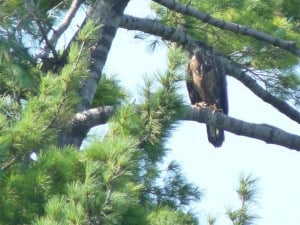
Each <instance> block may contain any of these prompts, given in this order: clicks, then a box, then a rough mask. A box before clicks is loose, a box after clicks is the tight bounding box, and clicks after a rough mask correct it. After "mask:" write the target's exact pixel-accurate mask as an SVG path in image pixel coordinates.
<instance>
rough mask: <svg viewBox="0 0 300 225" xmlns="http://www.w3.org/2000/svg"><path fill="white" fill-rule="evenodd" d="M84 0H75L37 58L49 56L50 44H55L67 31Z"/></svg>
mask: <svg viewBox="0 0 300 225" xmlns="http://www.w3.org/2000/svg"><path fill="white" fill-rule="evenodd" d="M82 2H83V1H82V0H74V1H73V2H72V4H71V6H70V8H69V10H68V12H67V14H66V16H65V17H64V19H63V21H62V23H61V24H60V25H59V26H58V27H57V28H56V29H54V30H53V33H52V36H51V37H50V38H49V39H47V45H46V46H45V47H44V49H43V50H42V51H41V52H40V53H39V54H38V55H37V56H36V57H37V58H44V57H47V56H48V54H49V52H50V50H51V49H50V46H55V44H56V43H57V41H58V39H59V38H60V36H61V35H62V34H63V33H64V32H65V31H66V29H67V28H68V27H69V25H70V23H71V22H72V20H73V18H74V16H75V14H76V12H77V11H78V9H79V7H80V6H81V4H82Z"/></svg>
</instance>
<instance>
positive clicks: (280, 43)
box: [0, 0, 300, 225]
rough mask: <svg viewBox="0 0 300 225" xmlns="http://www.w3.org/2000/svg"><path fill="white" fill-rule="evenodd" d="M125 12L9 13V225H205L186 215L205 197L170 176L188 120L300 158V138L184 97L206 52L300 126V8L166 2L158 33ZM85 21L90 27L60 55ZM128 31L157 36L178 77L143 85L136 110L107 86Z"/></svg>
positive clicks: (2, 156)
mask: <svg viewBox="0 0 300 225" xmlns="http://www.w3.org/2000/svg"><path fill="white" fill-rule="evenodd" d="M128 2H129V0H122V1H118V0H110V1H108V0H95V1H81V0H74V1H63V2H62V1H54V0H52V1H30V0H27V1H21V0H15V1H10V0H4V1H2V2H1V9H0V15H1V16H0V75H1V76H0V95H1V98H0V198H1V199H0V212H1V213H0V224H36V225H37V224H43V225H45V224H124V225H125V224H126V225H135V224H149V225H150V224H172V225H176V224H178V225H181V224H186V225H188V224H197V220H196V217H195V215H193V213H191V212H189V211H187V210H186V207H187V206H188V205H190V204H191V203H192V202H195V201H199V200H200V199H201V192H200V190H199V188H198V187H196V186H194V185H193V184H191V183H190V182H188V181H187V180H186V179H185V177H184V176H183V174H182V172H181V171H180V168H179V166H178V165H177V164H176V162H172V163H170V165H169V166H168V167H167V169H166V170H163V169H162V168H161V167H160V163H161V162H162V161H163V160H164V157H165V155H166V152H167V149H166V148H165V145H164V143H165V141H166V140H167V138H168V137H169V135H170V132H171V131H172V128H173V127H174V124H176V121H177V120H179V119H190V120H196V121H199V122H204V123H214V124H213V125H216V121H223V122H222V123H221V124H219V126H221V128H223V129H225V130H227V131H230V132H233V133H236V134H239V135H245V136H249V137H252V138H257V139H261V140H264V141H266V142H268V143H275V144H278V145H283V146H285V147H288V148H291V149H296V150H299V149H300V138H299V136H296V135H292V134H289V133H287V132H284V131H281V130H279V129H278V128H276V127H274V126H270V125H265V124H262V125H253V124H247V123H246V122H243V121H237V120H235V119H234V118H230V117H227V116H224V115H221V114H220V113H212V112H211V111H210V110H204V109H199V108H195V107H190V106H186V105H185V103H184V101H183V99H182V97H181V96H180V95H179V94H178V93H177V83H178V81H182V80H183V79H184V78H183V76H182V74H183V69H182V66H183V64H185V62H186V60H187V57H186V55H187V54H186V53H187V52H188V51H189V50H190V46H192V45H193V44H194V43H195V42H196V41H201V42H203V43H204V45H205V46H206V47H208V48H210V49H212V51H214V52H215V54H216V56H217V61H218V63H220V65H222V66H223V67H224V69H225V70H226V73H227V74H228V75H230V76H233V77H235V78H236V79H238V80H240V81H241V82H243V83H244V84H245V85H246V86H247V87H248V88H249V89H251V90H252V91H253V92H254V93H255V94H256V95H258V96H259V97H261V98H262V99H263V100H265V101H266V102H268V103H270V104H271V105H273V106H274V107H275V108H277V109H279V110H280V111H281V112H282V113H284V114H285V115H287V116H288V117H289V118H291V119H292V120H294V121H297V122H299V121H300V116H299V112H298V111H297V110H296V109H295V108H293V107H292V106H291V104H293V105H299V98H298V97H299V84H300V81H299V78H298V76H297V75H296V74H295V72H294V70H293V68H294V66H295V65H296V64H297V62H298V57H299V55H300V53H299V52H300V51H299V48H298V47H297V45H299V40H300V36H299V9H297V8H296V7H293V6H294V5H295V4H296V3H295V1H292V0H290V1H269V2H265V1H255V4H254V2H253V1H251V0H248V1H242V2H241V1H221V0H220V1H218V0H217V1H214V2H209V1H207V2H201V3H200V2H197V1H193V2H190V1H185V0H182V1H178V2H174V1H170V0H155V1H154V2H156V3H155V4H153V9H154V10H155V11H156V13H157V16H158V19H157V20H151V19H145V18H135V17H132V16H129V15H125V14H124V9H125V7H126V6H127V4H128ZM79 10H83V11H85V12H86V19H84V21H83V23H82V24H81V25H79V26H78V30H77V31H76V32H75V34H74V35H73V34H72V35H73V36H71V40H70V41H69V42H68V44H67V45H66V46H64V48H63V49H61V48H59V46H58V40H59V38H61V37H62V34H63V33H65V32H67V31H66V29H67V28H68V27H69V26H70V23H71V21H72V20H73V18H74V17H75V14H76V12H78V11H79ZM203 12H208V13H209V14H208V13H203ZM229 21H230V22H229ZM119 27H123V28H126V29H129V30H133V29H134V30H139V31H142V32H146V33H149V34H153V35H157V36H159V37H160V38H161V39H157V40H155V41H154V42H153V43H152V45H151V46H150V48H151V47H153V49H155V48H154V47H155V46H156V45H157V43H160V42H164V43H166V44H167V45H168V46H169V66H168V70H167V71H166V72H165V73H164V74H159V75H157V76H156V78H155V79H152V78H150V79H149V78H145V82H144V83H145V84H144V86H143V90H142V93H141V96H140V98H141V99H142V100H141V101H140V102H138V103H135V102H134V103H133V102H130V101H129V99H128V98H126V91H125V90H124V89H122V87H121V84H119V83H118V81H117V80H116V79H115V78H114V77H113V78H109V77H108V76H106V75H104V74H103V73H102V69H103V67H104V64H105V62H106V58H107V55H108V53H109V51H110V47H111V44H112V41H113V39H114V37H115V34H116V31H117V29H118V28H119ZM145 37H147V36H146V35H145ZM256 81H260V82H262V84H263V85H264V86H263V87H262V86H260V85H259V84H257V82H256ZM288 103H289V104H288ZM107 121H109V127H110V129H109V132H108V134H107V135H106V136H105V137H104V138H103V139H95V140H94V141H92V143H90V145H89V146H88V147H86V148H85V149H84V150H83V151H79V148H80V146H81V144H82V141H83V139H84V138H85V137H86V134H87V132H88V130H89V129H90V128H91V127H92V126H95V125H98V124H103V123H106V122H107ZM233 125H234V126H233ZM241 127H244V128H246V129H241ZM33 155H37V160H33V159H32V158H33ZM252 183H253V180H252V179H250V178H249V179H248V178H245V179H243V180H242V181H241V188H240V189H239V192H238V193H239V195H240V197H241V200H242V208H241V210H238V211H228V215H229V217H230V218H231V220H232V222H233V224H247V223H248V222H249V221H250V222H251V220H246V221H245V220H244V218H246V217H247V216H248V217H247V219H249V218H250V217H249V215H250V214H249V213H248V211H247V210H245V209H246V208H247V206H248V205H247V204H248V202H249V201H250V200H251V198H250V197H249V194H251V193H252V191H251V185H252ZM249 186H250V189H249ZM245 196H248V197H249V198H245ZM245 207H246V208H245ZM243 210H244V211H243ZM250 219H251V218H250ZM210 223H211V224H213V223H214V220H213V219H211V220H210Z"/></svg>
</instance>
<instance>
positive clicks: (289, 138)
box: [63, 106, 300, 151]
mask: <svg viewBox="0 0 300 225" xmlns="http://www.w3.org/2000/svg"><path fill="white" fill-rule="evenodd" d="M116 110H117V107H116V106H103V107H98V108H93V109H89V110H85V111H83V112H80V113H77V114H76V115H75V117H74V119H73V121H72V123H71V124H70V127H69V129H68V132H67V135H66V136H64V137H65V139H64V140H63V141H64V144H69V142H68V141H71V142H70V143H73V144H74V143H76V145H77V146H78V147H79V146H80V144H81V142H82V140H83V139H84V138H85V137H86V134H87V132H88V131H89V129H90V128H92V127H93V126H96V125H100V124H104V123H106V122H107V121H108V119H109V118H110V117H111V116H112V115H113V113H114V112H115V111H116ZM181 119H182V120H192V121H196V122H199V123H206V124H209V125H214V126H216V127H219V128H222V129H224V130H226V131H229V132H231V133H234V134H237V135H242V136H245V137H250V138H255V139H258V140H262V141H265V142H266V143H268V144H276V145H280V146H283V147H287V148H289V149H294V150H297V151H300V136H297V135H294V134H290V133H288V132H285V131H283V130H281V129H279V128H277V127H274V126H271V125H268V124H255V123H248V122H245V121H242V120H238V119H235V118H232V117H229V116H226V115H224V114H221V113H212V112H211V110H209V109H206V108H199V107H196V106H187V113H186V114H185V115H184V116H183V117H182V118H181ZM75 139H76V142H75V141H74V140H75Z"/></svg>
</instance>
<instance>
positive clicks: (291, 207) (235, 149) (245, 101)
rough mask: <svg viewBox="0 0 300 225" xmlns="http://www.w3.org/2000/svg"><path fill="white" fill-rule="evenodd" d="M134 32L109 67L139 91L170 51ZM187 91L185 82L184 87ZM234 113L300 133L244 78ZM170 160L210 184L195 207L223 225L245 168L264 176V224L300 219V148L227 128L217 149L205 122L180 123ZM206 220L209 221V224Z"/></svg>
mask: <svg viewBox="0 0 300 225" xmlns="http://www.w3.org/2000/svg"><path fill="white" fill-rule="evenodd" d="M148 4H149V1H141V0H131V2H130V4H129V6H128V9H127V13H129V14H131V15H135V16H140V17H145V16H149V15H153V14H152V13H151V11H150V8H149V6H148ZM132 37H133V32H128V31H125V30H119V32H118V34H117V37H116V39H115V40H114V43H113V46H112V50H111V52H110V55H109V57H108V61H107V63H106V66H105V72H106V73H108V74H117V75H118V78H119V79H120V80H121V81H122V84H123V85H124V86H126V87H127V88H128V89H129V90H131V91H132V92H134V91H135V90H136V89H137V87H138V86H139V85H141V84H142V81H143V76H144V75H145V74H147V76H151V75H153V74H155V73H157V72H158V71H160V72H163V71H164V70H165V69H166V66H167V65H166V63H167V52H166V49H165V48H163V47H161V48H160V49H157V50H156V51H155V52H154V53H152V54H149V52H148V51H147V46H146V44H145V43H143V42H141V41H136V40H134V39H133V38H132ZM180 91H181V92H182V93H183V94H185V95H186V91H185V87H184V84H182V89H181V90H180ZM228 91H229V115H230V116H232V117H235V118H238V119H242V120H245V121H248V122H254V123H268V124H271V125H274V126H277V127H280V128H282V129H285V130H286V131H288V132H291V133H295V134H300V126H299V124H297V123H295V122H293V121H291V120H289V119H288V118H286V117H285V116H284V115H282V114H281V113H279V112H278V111H277V110H276V109H274V108H272V107H271V106H269V105H268V104H265V103H263V102H262V101H261V100H260V99H259V98H257V97H256V96H254V95H253V94H252V92H250V91H249V90H247V89H246V88H245V87H244V86H243V85H242V84H240V83H239V82H238V81H236V80H234V79H232V78H230V77H229V78H228ZM167 147H169V148H170V149H171V151H170V154H169V157H168V159H167V160H177V161H178V162H180V164H181V166H182V169H183V171H184V173H185V174H186V176H187V177H188V179H189V180H190V181H192V182H194V183H195V184H197V185H198V186H199V188H200V189H204V194H205V197H204V199H203V200H202V201H201V202H200V203H199V204H197V205H195V206H193V211H194V212H195V213H197V214H198V215H199V218H201V221H203V219H204V216H205V214H206V213H209V214H212V215H215V216H217V218H218V222H217V223H216V224H217V225H221V224H222V225H227V224H228V225H229V224H230V222H229V221H228V220H227V219H226V216H225V209H226V207H229V206H235V204H236V203H238V201H237V200H238V199H237V197H236V193H235V189H236V188H237V185H238V179H239V176H240V174H241V173H245V174H248V173H251V174H253V176H254V177H258V178H259V183H258V186H259V189H260V199H259V203H258V207H257V213H258V215H259V216H261V219H259V220H258V221H257V224H258V225H268V224H270V225H271V224H272V225H283V224H284V225H299V224H300V194H299V191H300V181H299V172H300V153H297V152H295V151H291V150H288V149H286V148H283V147H279V146H275V145H268V144H265V143H264V142H262V141H258V140H253V139H250V138H246V137H241V136H236V135H234V134H231V133H228V132H226V140H225V143H224V144H223V146H222V148H220V149H215V148H213V146H212V145H210V144H209V143H208V141H207V138H206V128H205V125H204V124H199V123H196V122H187V121H184V122H180V123H179V125H178V127H177V129H176V130H175V131H174V132H173V136H172V138H170V140H169V142H168V143H167ZM204 224H205V223H204Z"/></svg>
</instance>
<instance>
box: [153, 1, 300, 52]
mask: <svg viewBox="0 0 300 225" xmlns="http://www.w3.org/2000/svg"><path fill="white" fill-rule="evenodd" d="M153 1H155V2H157V3H158V4H161V5H163V6H166V7H167V8H169V9H172V10H174V11H176V12H179V13H181V14H184V15H188V16H192V17H195V18H197V19H199V20H201V21H203V22H205V23H208V24H210V25H213V26H215V27H218V28H220V29H223V30H228V31H232V32H234V33H240V34H243V35H246V36H249V37H253V38H255V39H257V40H260V41H265V42H267V43H270V44H272V45H274V46H276V47H280V48H282V49H285V50H287V51H289V52H291V53H292V54H294V55H296V56H300V49H299V48H297V46H296V42H294V41H286V40H282V39H280V38H276V37H273V36H272V35H269V34H266V33H264V32H261V31H259V30H256V29H253V28H251V27H247V26H243V25H240V24H235V23H230V22H225V21H223V20H219V19H217V18H214V17H212V16H211V15H210V14H207V13H204V12H201V11H199V10H197V9H195V8H193V7H190V6H187V5H183V4H180V3H178V2H175V1H174V0H153Z"/></svg>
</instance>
